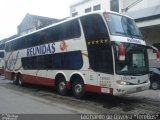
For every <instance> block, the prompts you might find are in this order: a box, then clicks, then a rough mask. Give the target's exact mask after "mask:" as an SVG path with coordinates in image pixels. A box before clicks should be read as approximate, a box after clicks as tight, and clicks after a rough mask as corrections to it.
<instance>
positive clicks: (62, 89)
mask: <svg viewBox="0 0 160 120" xmlns="http://www.w3.org/2000/svg"><path fill="white" fill-rule="evenodd" d="M57 91H58V93H59V94H60V95H63V96H64V95H66V94H67V84H66V81H65V79H64V78H59V79H58V81H57Z"/></svg>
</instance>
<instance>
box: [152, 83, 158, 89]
mask: <svg viewBox="0 0 160 120" xmlns="http://www.w3.org/2000/svg"><path fill="white" fill-rule="evenodd" d="M151 88H152V89H153V90H157V89H158V88H159V83H158V82H157V81H152V83H151Z"/></svg>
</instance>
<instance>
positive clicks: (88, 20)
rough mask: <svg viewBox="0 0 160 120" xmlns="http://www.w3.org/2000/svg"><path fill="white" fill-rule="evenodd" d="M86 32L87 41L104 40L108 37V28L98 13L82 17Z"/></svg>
mask: <svg viewBox="0 0 160 120" xmlns="http://www.w3.org/2000/svg"><path fill="white" fill-rule="evenodd" d="M81 22H82V26H83V30H84V34H85V37H86V40H87V41H93V40H94V41H95V40H104V39H107V38H108V36H109V35H108V32H107V28H106V26H105V23H104V21H103V19H102V17H101V16H100V15H98V14H95V15H88V16H84V17H81Z"/></svg>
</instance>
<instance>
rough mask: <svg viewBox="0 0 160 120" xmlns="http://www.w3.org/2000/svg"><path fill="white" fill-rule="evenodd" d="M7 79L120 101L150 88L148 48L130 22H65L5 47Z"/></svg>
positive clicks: (92, 17)
mask: <svg viewBox="0 0 160 120" xmlns="http://www.w3.org/2000/svg"><path fill="white" fill-rule="evenodd" d="M5 52H6V55H5V64H6V65H5V78H6V79H10V80H12V81H13V83H15V84H19V85H23V84H24V83H30V84H41V85H47V86H55V87H56V88H57V91H58V93H59V94H61V95H66V94H67V91H68V90H69V89H71V90H72V92H73V94H74V96H75V97H76V98H82V97H83V95H84V94H85V92H94V93H105V94H111V95H124V94H129V93H134V92H139V91H143V90H146V89H148V88H149V85H150V82H149V75H148V72H149V67H148V56H147V50H146V44H145V41H144V40H143V37H142V35H141V33H140V31H139V29H138V28H137V27H136V25H135V22H134V20H132V19H131V18H129V17H127V16H123V15H120V14H118V13H114V12H101V11H98V12H92V13H88V14H85V15H82V16H79V17H75V18H69V19H67V20H64V21H62V22H59V23H56V24H54V25H51V26H48V27H45V28H43V29H40V30H37V31H36V32H33V33H30V34H28V35H24V36H21V37H18V38H15V39H13V40H11V41H9V42H7V43H6V47H5Z"/></svg>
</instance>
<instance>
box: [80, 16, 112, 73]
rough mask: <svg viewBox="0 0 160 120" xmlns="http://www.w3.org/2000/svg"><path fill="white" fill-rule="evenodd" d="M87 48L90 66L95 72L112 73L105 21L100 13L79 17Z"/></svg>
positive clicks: (110, 50)
mask: <svg viewBox="0 0 160 120" xmlns="http://www.w3.org/2000/svg"><path fill="white" fill-rule="evenodd" d="M81 22H82V26H83V30H84V34H85V38H86V44H87V49H88V56H89V64H90V68H91V69H93V70H94V71H97V72H104V73H111V74H112V73H113V59H112V49H111V46H110V44H109V35H108V31H107V28H106V26H105V23H104V21H103V19H102V18H101V16H100V15H97V14H95V15H88V16H85V17H82V18H81Z"/></svg>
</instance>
